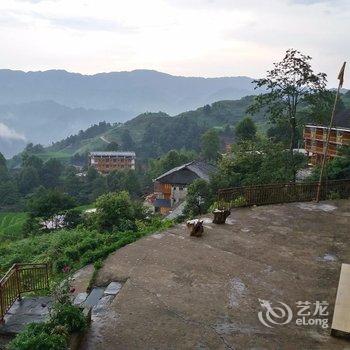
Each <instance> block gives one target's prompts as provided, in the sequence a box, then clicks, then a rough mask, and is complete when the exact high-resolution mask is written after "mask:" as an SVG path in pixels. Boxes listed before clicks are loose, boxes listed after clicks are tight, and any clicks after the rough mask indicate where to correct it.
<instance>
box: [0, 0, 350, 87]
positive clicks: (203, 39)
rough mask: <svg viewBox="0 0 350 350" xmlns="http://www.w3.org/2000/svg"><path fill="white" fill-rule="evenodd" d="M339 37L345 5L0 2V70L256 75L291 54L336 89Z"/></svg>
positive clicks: (320, 1)
mask: <svg viewBox="0 0 350 350" xmlns="http://www.w3.org/2000/svg"><path fill="white" fill-rule="evenodd" d="M349 33H350V0H1V1H0V42H1V55H0V68H9V69H18V70H24V71H29V70H47V69H65V70H68V71H71V72H80V73H83V74H94V73H98V72H110V71H125V70H134V69H155V70H158V71H162V72H166V73H170V74H174V75H183V76H203V77H217V76H237V75H244V76H250V77H253V78H258V77H261V76H263V75H264V73H265V72H266V70H268V69H270V68H271V67H272V63H273V62H276V61H279V60H280V59H281V58H282V57H283V53H284V52H285V50H287V49H288V48H296V49H298V50H300V51H302V52H303V53H305V54H309V55H310V56H312V57H313V63H312V65H313V68H314V70H315V71H317V72H319V71H322V72H325V73H327V75H328V80H329V86H336V84H337V80H336V78H337V74H338V71H339V69H340V67H341V65H342V63H343V62H344V61H346V60H348V61H350V45H349ZM344 87H348V88H350V62H349V67H348V71H347V73H346V78H345V84H344Z"/></svg>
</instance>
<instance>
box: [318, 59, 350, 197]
mask: <svg viewBox="0 0 350 350" xmlns="http://www.w3.org/2000/svg"><path fill="white" fill-rule="evenodd" d="M345 65H346V62H344V64H343V66H342V69H341V70H340V73H339V76H338V79H339V85H338V89H337V93H336V95H335V100H334V105H333V110H332V116H331V121H330V123H329V127H328V132H327V138H326V147H325V148H324V152H323V159H322V165H321V171H320V178H319V180H318V185H317V195H316V202H317V203H318V202H319V201H320V195H321V186H322V178H323V173H324V168H325V165H326V160H327V153H328V147H329V139H330V135H331V130H332V127H333V120H334V115H335V111H336V108H337V102H338V99H339V93H340V89H341V87H342V86H343V81H344V71H345Z"/></svg>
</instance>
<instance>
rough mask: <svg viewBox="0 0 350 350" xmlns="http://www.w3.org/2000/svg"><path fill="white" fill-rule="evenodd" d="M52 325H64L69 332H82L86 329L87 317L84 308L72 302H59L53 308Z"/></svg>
mask: <svg viewBox="0 0 350 350" xmlns="http://www.w3.org/2000/svg"><path fill="white" fill-rule="evenodd" d="M50 325H51V327H52V328H54V327H57V326H64V327H65V328H66V329H67V331H68V332H69V333H75V332H82V331H84V330H85V329H86V327H87V323H86V318H85V317H84V314H83V312H82V310H81V309H80V308H78V307H76V306H74V305H72V304H60V303H57V304H55V305H54V307H53V309H52V314H51V319H50Z"/></svg>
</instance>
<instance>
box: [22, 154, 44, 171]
mask: <svg viewBox="0 0 350 350" xmlns="http://www.w3.org/2000/svg"><path fill="white" fill-rule="evenodd" d="M43 164H44V162H43V161H42V160H41V159H40V158H39V157H37V156H34V155H29V154H28V153H26V152H24V153H23V154H22V168H23V167H33V168H35V169H36V170H37V171H40V170H41V169H42V167H43Z"/></svg>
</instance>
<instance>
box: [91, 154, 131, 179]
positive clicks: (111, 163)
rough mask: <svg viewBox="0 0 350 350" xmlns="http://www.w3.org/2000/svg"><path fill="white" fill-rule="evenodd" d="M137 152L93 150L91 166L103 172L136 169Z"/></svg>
mask: <svg viewBox="0 0 350 350" xmlns="http://www.w3.org/2000/svg"><path fill="white" fill-rule="evenodd" d="M135 159H136V155H135V152H91V153H90V154H89V166H91V167H94V168H95V169H96V170H97V171H98V172H99V173H101V174H109V173H110V172H112V171H115V170H126V169H133V170H134V169H135Z"/></svg>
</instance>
